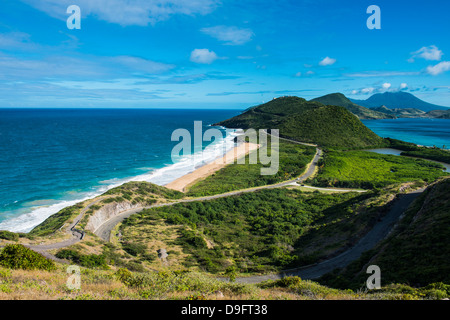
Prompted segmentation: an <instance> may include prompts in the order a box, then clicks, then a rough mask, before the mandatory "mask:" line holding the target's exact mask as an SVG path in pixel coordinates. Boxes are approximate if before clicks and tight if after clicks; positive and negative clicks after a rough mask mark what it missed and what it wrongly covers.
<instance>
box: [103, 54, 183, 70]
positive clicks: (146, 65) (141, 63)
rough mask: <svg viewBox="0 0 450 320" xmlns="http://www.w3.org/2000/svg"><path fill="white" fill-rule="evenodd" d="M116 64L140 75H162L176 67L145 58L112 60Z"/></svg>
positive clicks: (131, 57)
mask: <svg viewBox="0 0 450 320" xmlns="http://www.w3.org/2000/svg"><path fill="white" fill-rule="evenodd" d="M111 61H112V62H114V63H120V64H122V65H124V66H127V67H129V68H130V69H133V70H136V71H139V72H140V73H152V74H155V73H161V72H165V71H168V70H170V69H173V68H174V67H175V66H174V65H171V64H165V63H161V62H155V61H151V60H147V59H144V58H139V57H133V56H118V57H113V58H111Z"/></svg>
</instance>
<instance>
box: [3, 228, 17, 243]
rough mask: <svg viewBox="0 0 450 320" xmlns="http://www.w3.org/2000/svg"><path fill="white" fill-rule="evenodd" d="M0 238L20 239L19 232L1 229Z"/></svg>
mask: <svg viewBox="0 0 450 320" xmlns="http://www.w3.org/2000/svg"><path fill="white" fill-rule="evenodd" d="M0 239H3V240H10V241H17V240H19V235H18V234H17V233H14V232H11V231H7V230H0Z"/></svg>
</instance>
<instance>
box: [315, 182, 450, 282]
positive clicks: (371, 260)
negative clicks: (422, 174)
mask: <svg viewBox="0 0 450 320" xmlns="http://www.w3.org/2000/svg"><path fill="white" fill-rule="evenodd" d="M449 189H450V179H445V180H443V181H441V182H438V183H436V184H434V185H432V186H430V187H428V189H427V190H426V191H425V192H424V194H423V195H422V196H420V197H419V198H418V199H417V200H416V202H415V203H414V204H413V205H412V206H411V207H410V208H409V209H408V210H407V211H406V213H405V215H404V217H403V218H402V220H401V221H400V223H399V224H398V226H397V228H396V229H395V230H394V232H392V233H391V234H390V235H389V237H388V238H387V239H386V240H384V241H383V242H381V243H380V244H379V245H378V246H377V247H376V248H375V249H373V250H370V251H369V252H366V253H365V254H364V255H363V256H362V257H361V258H360V259H359V260H357V261H355V262H353V263H352V264H350V265H349V266H348V267H347V268H346V269H345V270H344V271H342V272H340V273H338V272H334V273H333V274H329V275H326V276H324V277H323V279H322V280H321V282H322V283H326V284H328V285H331V286H334V287H341V288H349V287H352V288H357V287H358V286H361V285H363V283H364V279H366V278H367V275H366V274H365V269H366V267H367V265H369V264H374V265H378V266H379V267H380V269H381V277H382V278H381V279H382V284H387V283H409V284H410V285H414V286H419V285H420V286H425V285H427V284H430V283H433V282H444V283H450V260H449V257H450V247H449V246H448V239H449V237H450V229H449V228H448V226H449V225H450V196H449V194H448V190H449Z"/></svg>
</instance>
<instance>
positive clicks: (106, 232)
mask: <svg viewBox="0 0 450 320" xmlns="http://www.w3.org/2000/svg"><path fill="white" fill-rule="evenodd" d="M321 155H322V150H320V149H317V151H316V154H315V156H314V158H313V160H312V161H311V163H310V165H309V167H308V169H307V170H306V172H304V173H303V174H302V175H301V176H300V177H298V178H296V179H295V180H290V181H285V182H281V183H277V184H273V185H266V186H261V187H255V188H249V189H244V190H239V191H232V192H227V193H222V194H217V195H214V196H207V197H200V198H193V199H184V200H179V201H175V202H170V203H163V204H157V205H151V206H148V207H143V208H135V209H131V210H128V211H124V212H122V213H120V214H118V215H116V216H114V217H112V218H110V219H109V220H108V221H105V222H104V223H103V224H102V225H101V226H99V227H98V228H97V230H95V231H94V233H95V234H96V235H97V236H99V237H100V238H102V239H103V240H105V241H109V240H110V235H111V231H112V229H114V227H115V226H116V225H117V224H118V223H119V222H121V221H123V220H124V219H125V218H128V217H130V216H131V215H133V214H136V213H138V212H140V211H142V210H144V209H151V208H159V207H164V206H172V205H174V204H177V203H184V202H194V201H208V200H213V199H219V198H225V197H231V196H235V195H240V194H243V193H249V192H255V191H258V190H262V189H274V188H281V187H285V186H288V185H291V184H292V183H293V182H302V181H304V180H306V179H308V178H309V177H310V176H311V175H312V174H313V173H314V171H315V169H316V168H317V165H318V162H319V158H320V156H321Z"/></svg>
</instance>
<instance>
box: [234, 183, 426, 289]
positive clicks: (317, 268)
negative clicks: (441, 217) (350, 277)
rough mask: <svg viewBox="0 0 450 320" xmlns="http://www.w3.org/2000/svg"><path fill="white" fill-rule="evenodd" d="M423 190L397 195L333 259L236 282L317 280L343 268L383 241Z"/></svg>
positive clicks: (239, 279) (240, 279)
mask: <svg viewBox="0 0 450 320" xmlns="http://www.w3.org/2000/svg"><path fill="white" fill-rule="evenodd" d="M424 190H425V189H420V190H416V191H414V192H411V193H407V194H402V195H399V197H398V199H397V200H395V203H394V204H393V206H392V207H391V209H390V210H389V212H388V213H387V214H386V215H385V216H384V217H383V218H382V219H381V221H380V222H378V223H377V224H376V225H375V226H374V227H373V228H372V229H371V230H370V231H369V232H368V233H367V234H366V235H365V236H364V237H363V238H361V240H359V242H358V243H357V244H356V245H355V246H353V247H352V248H350V249H348V250H347V251H345V252H343V253H341V254H340V255H338V256H336V257H334V258H331V259H329V260H326V261H323V262H320V263H317V264H314V265H310V266H306V267H303V268H298V269H292V270H286V271H283V272H280V273H278V274H271V275H262V276H253V277H245V278H238V279H236V281H237V282H241V283H258V282H262V281H265V280H268V279H271V280H276V279H281V278H283V277H286V276H299V277H301V278H302V279H317V278H320V277H321V276H323V275H324V274H326V273H328V272H331V271H333V270H334V269H336V268H343V267H345V266H347V265H349V264H350V263H351V262H352V261H354V260H356V259H358V258H359V257H360V256H361V254H362V253H363V252H365V251H367V250H370V249H372V248H374V247H375V246H376V245H377V243H379V242H380V241H381V240H383V239H384V238H385V237H386V236H387V235H388V234H389V232H390V231H391V230H392V227H393V226H394V225H395V223H396V222H397V221H398V219H399V218H400V216H401V215H402V213H403V212H405V211H406V209H407V208H408V207H409V206H410V205H411V203H412V202H413V201H414V200H415V199H416V198H417V197H418V196H419V195H420V194H421V193H422V192H423V191H424Z"/></svg>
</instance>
